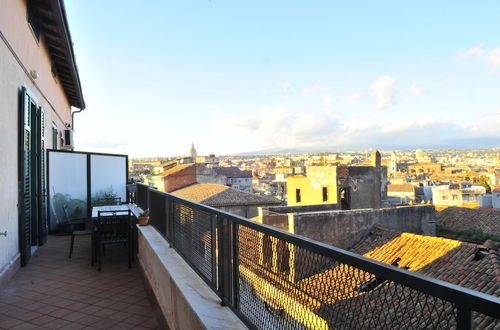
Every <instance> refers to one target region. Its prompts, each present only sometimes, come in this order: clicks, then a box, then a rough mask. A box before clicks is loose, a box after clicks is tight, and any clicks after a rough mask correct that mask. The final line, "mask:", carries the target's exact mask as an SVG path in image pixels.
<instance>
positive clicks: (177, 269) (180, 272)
mask: <svg viewBox="0 0 500 330" xmlns="http://www.w3.org/2000/svg"><path fill="white" fill-rule="evenodd" d="M138 231H139V254H138V259H139V262H140V266H141V268H142V270H143V273H144V276H145V280H146V281H147V284H148V286H149V287H150V288H151V291H152V292H153V294H154V299H155V300H156V303H157V304H158V306H159V308H160V309H161V312H162V314H163V317H164V319H165V321H166V323H167V325H168V327H169V328H170V329H247V328H246V326H245V325H244V324H243V323H242V322H241V320H240V319H239V318H238V317H237V316H236V315H235V314H234V313H233V312H232V311H231V310H230V309H229V308H228V307H223V306H222V305H221V303H220V299H219V297H218V296H217V295H216V294H215V292H213V291H212V290H211V289H210V288H209V287H208V286H207V284H206V283H205V282H204V281H203V280H202V279H201V278H200V277H199V276H198V275H197V274H196V273H195V272H194V270H193V269H191V267H190V266H188V264H187V263H186V262H185V261H184V260H183V259H182V258H181V256H179V255H178V254H177V253H176V252H175V250H174V249H172V248H170V247H169V245H168V243H167V242H166V241H165V239H164V238H163V237H162V236H161V235H160V234H159V233H158V232H157V231H156V230H155V229H154V228H153V227H152V226H145V227H138Z"/></svg>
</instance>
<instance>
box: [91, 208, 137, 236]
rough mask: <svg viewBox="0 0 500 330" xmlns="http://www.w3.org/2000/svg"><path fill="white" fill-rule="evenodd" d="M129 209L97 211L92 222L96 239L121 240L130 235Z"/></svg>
mask: <svg viewBox="0 0 500 330" xmlns="http://www.w3.org/2000/svg"><path fill="white" fill-rule="evenodd" d="M130 219H131V211H130V210H128V209H127V210H116V211H99V212H98V218H97V220H96V221H95V222H94V230H95V232H94V234H95V236H96V238H97V239H98V240H106V241H107V242H113V241H117V242H122V241H124V240H128V239H129V238H130V235H131V229H132V226H131V221H130Z"/></svg>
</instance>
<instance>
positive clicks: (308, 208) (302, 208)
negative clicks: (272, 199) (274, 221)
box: [265, 204, 338, 213]
mask: <svg viewBox="0 0 500 330" xmlns="http://www.w3.org/2000/svg"><path fill="white" fill-rule="evenodd" d="M265 210H268V211H271V212H275V213H301V212H318V211H334V210H338V205H337V204H316V205H297V206H273V207H266V208H265Z"/></svg>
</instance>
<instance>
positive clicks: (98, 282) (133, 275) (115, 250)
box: [0, 236, 158, 329]
mask: <svg viewBox="0 0 500 330" xmlns="http://www.w3.org/2000/svg"><path fill="white" fill-rule="evenodd" d="M69 243H70V237H69V236H49V238H48V242H47V243H46V244H45V245H44V246H42V247H40V248H39V249H38V251H37V252H36V253H35V255H34V256H32V257H31V260H30V262H29V264H28V265H27V266H26V267H23V268H21V269H20V270H19V271H18V272H17V273H16V274H15V275H14V278H13V279H12V280H11V281H10V282H9V283H8V284H7V286H6V287H4V288H3V289H1V290H0V329H35V328H36V329H156V328H158V324H157V322H156V319H155V317H154V315H153V308H152V306H151V304H150V301H149V300H148V298H147V297H146V291H145V288H144V284H143V281H142V278H141V276H140V274H139V271H138V269H137V265H136V263H137V260H135V265H133V267H132V268H131V269H129V268H127V260H126V256H127V251H126V248H125V247H121V246H115V247H113V246H110V247H109V248H108V247H107V248H106V256H105V257H104V258H103V265H102V271H101V272H100V273H99V272H98V271H97V267H91V266H90V238H89V237H76V238H75V247H74V251H73V256H72V258H71V259H69V258H68V252H69Z"/></svg>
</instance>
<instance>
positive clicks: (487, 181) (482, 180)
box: [477, 176, 491, 194]
mask: <svg viewBox="0 0 500 330" xmlns="http://www.w3.org/2000/svg"><path fill="white" fill-rule="evenodd" d="M477 183H478V184H479V185H481V186H483V187H484V188H486V193H487V194H491V187H490V179H489V178H488V177H486V176H482V177H480V178H479V180H478V182H477Z"/></svg>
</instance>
